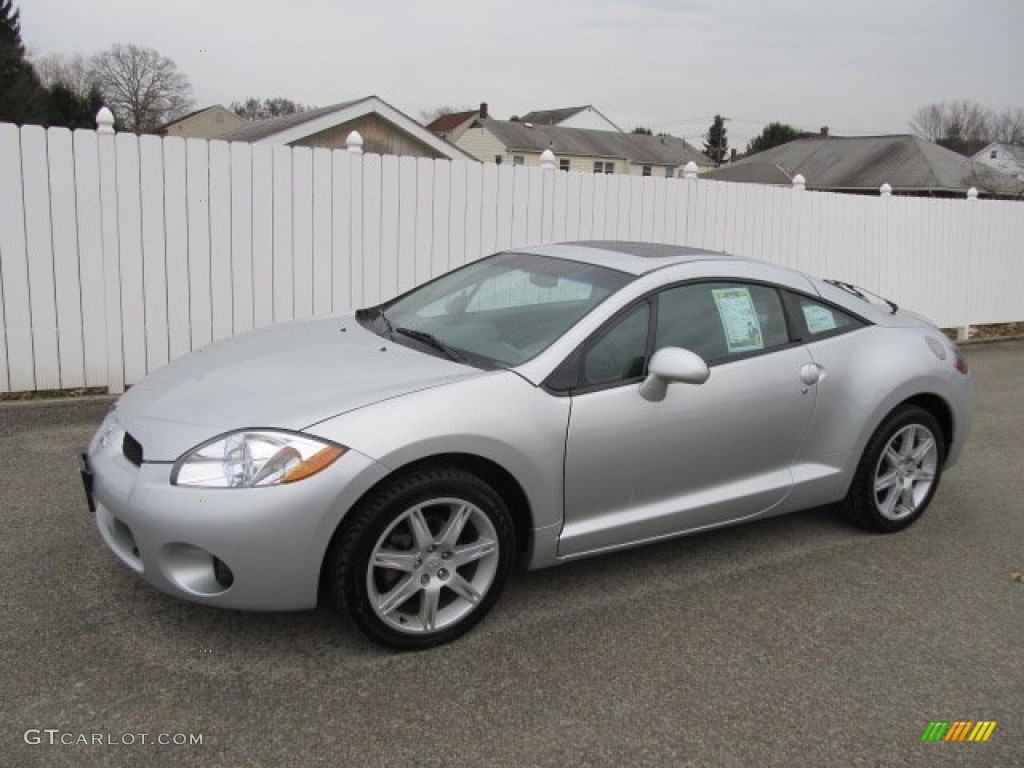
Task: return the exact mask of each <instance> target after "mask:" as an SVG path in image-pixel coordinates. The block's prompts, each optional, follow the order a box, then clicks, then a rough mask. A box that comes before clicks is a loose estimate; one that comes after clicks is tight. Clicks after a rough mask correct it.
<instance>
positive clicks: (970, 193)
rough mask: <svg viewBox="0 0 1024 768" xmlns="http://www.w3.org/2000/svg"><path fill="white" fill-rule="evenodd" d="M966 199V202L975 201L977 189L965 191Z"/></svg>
mask: <svg viewBox="0 0 1024 768" xmlns="http://www.w3.org/2000/svg"><path fill="white" fill-rule="evenodd" d="M967 199H968V200H977V199H978V188H977V187H971V188H970V189H968V190H967Z"/></svg>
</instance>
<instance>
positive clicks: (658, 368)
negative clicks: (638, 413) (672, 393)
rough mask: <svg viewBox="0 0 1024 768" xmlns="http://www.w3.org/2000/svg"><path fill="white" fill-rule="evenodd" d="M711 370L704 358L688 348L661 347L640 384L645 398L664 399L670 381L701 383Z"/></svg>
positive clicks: (641, 393) (642, 395) (641, 394)
mask: <svg viewBox="0 0 1024 768" xmlns="http://www.w3.org/2000/svg"><path fill="white" fill-rule="evenodd" d="M710 375H711V371H709V370H708V364H707V363H705V362H704V359H703V358H702V357H701V356H700V355H698V354H695V353H693V352H691V351H690V350H688V349H681V348H679V347H663V348H662V349H659V350H658V351H657V352H655V353H654V357H652V358H651V365H650V368H649V369H648V374H647V378H646V379H644V381H643V383H642V384H641V385H640V396H641V397H643V398H644V399H645V400H652V401H657V400H664V399H665V393H666V392H667V391H668V385H669V384H670V383H671V382H679V383H683V384H703V383H704V382H705V381H707V380H708V377H709V376H710Z"/></svg>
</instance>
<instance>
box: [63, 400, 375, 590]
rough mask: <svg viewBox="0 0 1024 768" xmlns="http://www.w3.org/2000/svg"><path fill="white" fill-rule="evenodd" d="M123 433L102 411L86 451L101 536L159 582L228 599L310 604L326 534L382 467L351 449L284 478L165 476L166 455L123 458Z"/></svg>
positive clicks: (142, 573) (160, 586)
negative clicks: (188, 480) (219, 482)
mask: <svg viewBox="0 0 1024 768" xmlns="http://www.w3.org/2000/svg"><path fill="white" fill-rule="evenodd" d="M123 439H124V429H123V427H122V426H121V425H120V424H118V423H117V421H116V418H115V417H114V416H108V418H107V420H106V421H105V422H104V424H103V426H101V428H100V430H99V432H97V435H96V437H94V438H93V440H92V442H91V443H90V445H89V449H88V451H87V452H86V454H85V455H84V457H83V470H84V471H83V479H86V478H87V477H88V478H90V479H91V494H90V492H89V488H88V485H87V497H89V496H90V495H91V498H92V500H93V502H94V504H93V506H94V514H95V518H96V525H97V527H98V528H99V531H100V534H101V535H102V537H103V540H104V541H105V542H106V544H107V546H108V547H109V548H110V549H111V551H113V552H114V554H115V555H117V557H118V558H119V559H120V560H121V561H122V562H123V563H124V564H125V565H127V566H128V567H129V568H131V569H132V570H133V571H135V572H136V573H138V574H139V575H140V576H141V577H142V578H143V579H145V580H146V581H147V582H149V583H150V584H152V585H153V586H154V587H156V588H157V589H160V590H161V591H163V592H167V593H168V594H171V595H174V596H176V597H180V598H183V599H186V600H191V601H194V602H199V603H206V604H209V605H216V606H220V607H224V608H238V609H247V610H301V609H306V608H312V607H314V606H315V605H316V602H317V592H318V587H319V581H320V567H321V564H322V562H323V557H324V553H325V552H326V549H327V546H328V544H329V543H330V540H331V536H332V535H333V534H334V531H335V530H336V528H337V526H338V524H339V522H340V521H341V519H342V517H343V516H344V514H345V513H346V512H347V511H348V510H349V509H350V508H351V507H352V505H353V504H355V502H356V501H357V500H358V499H359V498H360V497H361V496H362V495H363V494H364V493H365V492H366V491H367V490H369V489H370V488H371V487H372V486H373V485H374V484H376V483H377V482H379V481H380V480H381V479H383V478H384V476H385V475H386V473H387V470H386V468H385V467H383V466H382V465H380V464H378V463H377V462H375V461H373V460H372V459H370V458H368V457H366V456H363V455H362V454H360V453H358V452H356V451H352V450H349V451H348V452H346V454H345V455H344V456H342V457H341V458H340V459H339V460H338V461H336V462H335V463H334V464H332V465H331V466H330V467H328V468H327V469H325V470H323V471H322V472H320V473H318V474H316V475H314V476H313V477H309V478H306V479H305V480H302V481H299V482H297V483H293V484H289V485H282V486H273V487H267V488H244V489H206V488H186V487H181V486H174V485H171V482H170V475H171V467H172V465H171V464H169V463H152V462H150V463H145V462H144V463H142V464H141V465H140V466H136V465H135V464H133V463H132V462H131V461H129V460H128V459H127V458H126V457H125V456H124V454H123V452H122V442H123Z"/></svg>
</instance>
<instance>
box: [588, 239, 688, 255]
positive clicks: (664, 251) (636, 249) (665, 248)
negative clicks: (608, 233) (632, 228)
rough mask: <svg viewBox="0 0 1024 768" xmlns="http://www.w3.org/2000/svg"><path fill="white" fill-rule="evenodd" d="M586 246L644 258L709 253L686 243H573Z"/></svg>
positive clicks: (599, 241) (590, 241)
mask: <svg viewBox="0 0 1024 768" xmlns="http://www.w3.org/2000/svg"><path fill="white" fill-rule="evenodd" d="M573 245H581V246H583V247H584V248H600V249H601V250H604V251H615V252H616V253H626V254H629V255H630V256H637V257H639V258H642V259H664V258H671V257H673V256H689V255H692V254H698V253H707V251H706V250H704V249H703V248H690V247H688V246H685V245H666V244H665V243H633V242H626V241H617V240H583V241H581V242H577V243H573Z"/></svg>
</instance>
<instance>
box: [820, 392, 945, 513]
mask: <svg viewBox="0 0 1024 768" xmlns="http://www.w3.org/2000/svg"><path fill="white" fill-rule="evenodd" d="M945 457H946V452H945V445H944V443H943V437H942V429H941V427H940V426H939V423H938V421H936V419H935V417H934V416H932V415H931V414H930V413H928V411H926V410H924V409H923V408H918V407H917V406H912V405H904V406H901V407H899V408H897V409H896V410H895V411H893V412H892V413H891V414H889V416H888V417H887V418H886V420H885V421H884V422H883V423H882V425H881V426H880V427H879V428H878V430H877V431H876V432H875V434H874V435H872V437H871V440H869V441H868V445H867V447H866V448H865V449H864V455H863V456H862V457H861V460H860V464H859V465H858V466H857V473H856V474H855V475H854V478H853V483H852V484H851V486H850V492H849V494H848V495H847V497H846V499H845V500H844V501H843V503H842V505H841V507H840V509H841V511H842V513H843V516H844V517H846V518H847V519H848V520H849V521H850V522H853V523H855V524H857V525H860V526H862V527H864V528H867V529H869V530H872V531H877V532H880V533H892V532H895V531H901V530H903V529H904V528H906V527H908V526H909V525H910V524H911V523H913V522H914V521H915V520H916V519H917V518H919V517H920V516H921V514H922V513H923V512H924V510H925V508H926V507H927V506H928V504H929V503H930V502H931V500H932V497H933V496H934V495H935V491H936V489H937V488H938V485H939V478H940V477H941V475H942V465H943V462H944V461H945Z"/></svg>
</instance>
